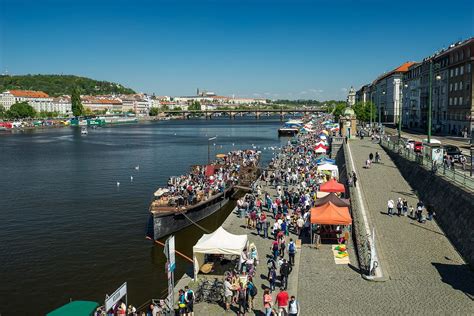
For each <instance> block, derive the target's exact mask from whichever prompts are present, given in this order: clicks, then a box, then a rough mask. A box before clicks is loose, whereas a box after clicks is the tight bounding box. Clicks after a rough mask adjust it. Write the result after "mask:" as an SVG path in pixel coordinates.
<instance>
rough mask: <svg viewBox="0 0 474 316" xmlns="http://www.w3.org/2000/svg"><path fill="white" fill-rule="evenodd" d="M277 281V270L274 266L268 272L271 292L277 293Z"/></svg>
mask: <svg viewBox="0 0 474 316" xmlns="http://www.w3.org/2000/svg"><path fill="white" fill-rule="evenodd" d="M276 280H277V273H276V268H275V267H274V266H273V267H271V268H270V270H269V271H268V282H269V283H270V292H273V291H275V284H276Z"/></svg>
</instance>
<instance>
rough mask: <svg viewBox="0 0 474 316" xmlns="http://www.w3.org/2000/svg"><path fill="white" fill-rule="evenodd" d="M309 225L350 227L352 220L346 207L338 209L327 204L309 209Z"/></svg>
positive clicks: (329, 203) (338, 207) (330, 203)
mask: <svg viewBox="0 0 474 316" xmlns="http://www.w3.org/2000/svg"><path fill="white" fill-rule="evenodd" d="M311 224H321V225H350V224H352V218H351V214H349V208H348V207H340V206H336V205H334V204H333V203H332V202H328V203H326V204H324V205H321V206H318V207H313V208H312V209H311Z"/></svg>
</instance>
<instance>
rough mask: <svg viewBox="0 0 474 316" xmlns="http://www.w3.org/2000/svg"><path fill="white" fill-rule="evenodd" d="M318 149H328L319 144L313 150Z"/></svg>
mask: <svg viewBox="0 0 474 316" xmlns="http://www.w3.org/2000/svg"><path fill="white" fill-rule="evenodd" d="M318 148H323V149H326V150H327V149H328V148H329V147H328V146H325V145H324V144H321V143H319V144H317V145H316V146H314V150H316V149H318Z"/></svg>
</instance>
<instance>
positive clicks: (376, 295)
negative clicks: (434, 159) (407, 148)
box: [349, 139, 474, 314]
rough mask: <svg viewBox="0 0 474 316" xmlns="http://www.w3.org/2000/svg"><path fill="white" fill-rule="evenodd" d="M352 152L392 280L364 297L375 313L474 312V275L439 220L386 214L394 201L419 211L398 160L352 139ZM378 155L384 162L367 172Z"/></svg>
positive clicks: (369, 142) (378, 241)
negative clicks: (368, 162) (420, 220)
mask: <svg viewBox="0 0 474 316" xmlns="http://www.w3.org/2000/svg"><path fill="white" fill-rule="evenodd" d="M349 148H350V150H351V153H352V157H353V159H354V164H355V167H356V173H357V175H358V179H359V181H358V185H360V186H361V187H362V192H363V193H362V194H363V199H365V202H366V205H367V206H368V210H367V211H368V216H369V221H370V226H371V227H375V230H376V235H377V244H378V251H379V252H380V253H381V257H382V258H381V260H383V261H382V265H383V267H384V270H385V271H386V272H387V274H388V277H389V280H388V281H387V282H384V283H374V284H370V285H369V287H371V291H369V292H367V293H366V294H365V295H367V296H368V297H370V296H371V295H373V296H372V300H371V301H372V302H371V307H372V308H374V310H373V311H385V312H390V311H397V312H409V313H415V312H416V313H421V314H433V313H435V314H437V313H439V314H445V313H450V314H452V313H472V312H473V311H474V303H473V301H472V297H473V295H474V277H473V272H472V271H469V269H468V268H467V266H466V265H465V263H464V262H463V260H462V258H461V257H460V256H459V254H458V253H457V252H456V250H455V249H454V247H453V246H452V245H451V243H450V242H449V240H448V239H447V238H446V237H445V235H444V233H443V231H442V230H441V229H440V228H439V227H438V225H437V224H436V222H435V221H427V222H426V223H425V224H420V223H418V222H417V221H415V220H413V219H411V218H410V217H405V216H401V217H398V216H393V217H390V216H388V215H387V201H388V200H389V199H392V200H394V201H396V200H397V199H398V198H399V197H401V198H405V199H407V201H408V205H413V206H414V207H415V208H416V203H417V202H418V199H417V197H416V195H415V192H414V191H413V190H412V188H411V187H410V186H409V184H408V183H407V181H405V179H404V178H403V177H402V175H401V174H400V172H399V170H398V169H397V167H396V166H395V164H394V163H393V161H391V160H390V158H389V157H388V156H387V155H386V154H385V152H384V151H383V149H382V148H381V147H380V146H379V145H378V144H373V143H372V142H371V141H370V140H358V139H355V140H351V141H350V142H349ZM375 152H379V153H380V154H381V156H382V162H381V163H380V164H373V165H372V167H371V168H370V169H365V168H363V165H364V162H365V160H367V158H368V157H369V154H370V153H373V154H374V155H375ZM427 181H429V179H427ZM372 291H374V292H372ZM369 295H370V296H369ZM354 311H356V310H354Z"/></svg>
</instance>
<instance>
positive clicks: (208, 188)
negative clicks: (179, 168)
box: [146, 150, 260, 240]
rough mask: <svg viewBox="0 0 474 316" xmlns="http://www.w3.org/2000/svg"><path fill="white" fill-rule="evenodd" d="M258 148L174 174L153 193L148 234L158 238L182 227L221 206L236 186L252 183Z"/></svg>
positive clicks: (202, 217) (231, 153)
mask: <svg viewBox="0 0 474 316" xmlns="http://www.w3.org/2000/svg"><path fill="white" fill-rule="evenodd" d="M259 155H260V153H259V152H256V151H253V150H246V151H234V152H230V153H228V154H227V155H224V156H225V157H223V158H220V159H219V160H217V161H216V162H214V163H213V164H210V165H205V166H193V168H192V171H191V172H190V173H189V174H188V175H184V176H179V177H171V178H170V179H169V181H168V186H167V187H166V188H160V189H158V190H157V191H156V192H155V194H154V199H153V201H152V202H151V205H150V208H149V211H150V215H149V220H148V225H147V232H146V234H147V236H148V237H149V238H153V239H155V240H157V239H160V238H162V237H164V236H166V235H169V234H171V233H174V232H176V231H179V230H181V229H183V228H185V227H187V226H190V225H192V224H193V223H195V222H198V221H200V220H202V219H204V218H206V217H208V216H210V215H212V214H214V213H215V212H217V211H218V210H219V209H221V208H222V207H223V206H225V205H226V204H227V202H229V199H230V197H231V196H232V195H233V193H234V192H235V190H236V189H237V188H236V186H249V185H250V184H251V183H252V182H253V181H254V180H255V179H256V177H257V176H258V161H259Z"/></svg>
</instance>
